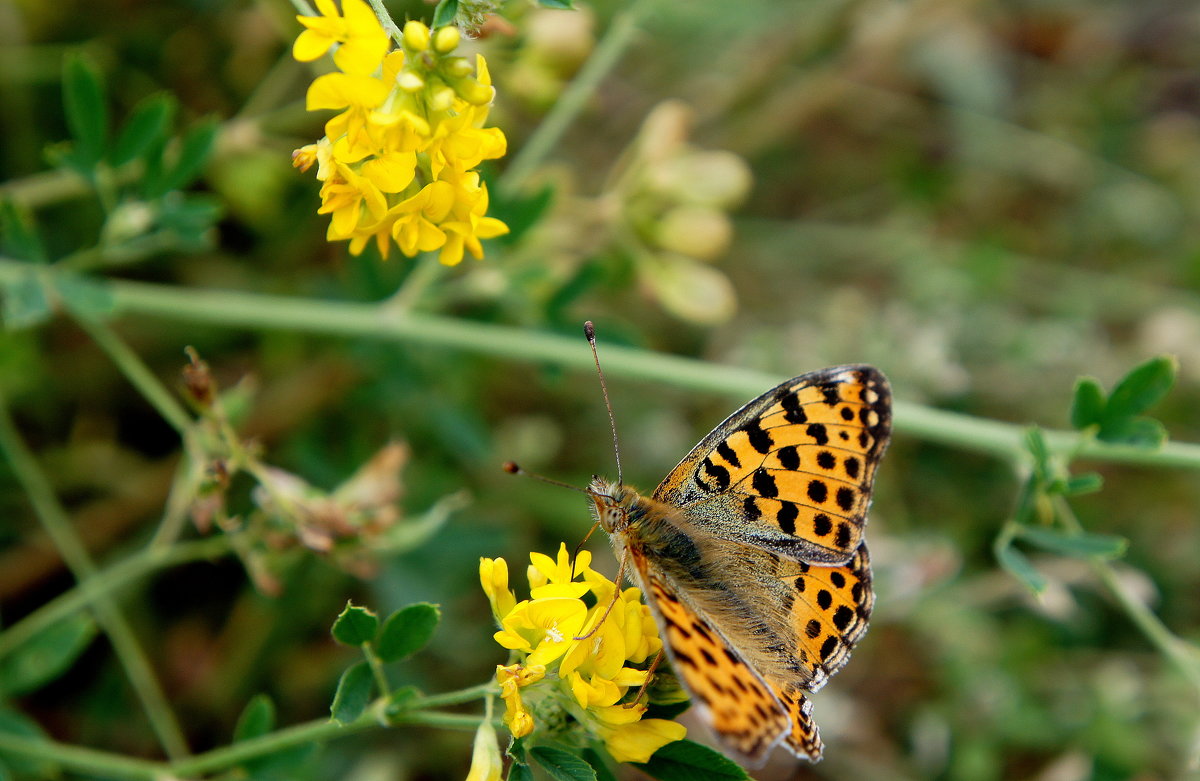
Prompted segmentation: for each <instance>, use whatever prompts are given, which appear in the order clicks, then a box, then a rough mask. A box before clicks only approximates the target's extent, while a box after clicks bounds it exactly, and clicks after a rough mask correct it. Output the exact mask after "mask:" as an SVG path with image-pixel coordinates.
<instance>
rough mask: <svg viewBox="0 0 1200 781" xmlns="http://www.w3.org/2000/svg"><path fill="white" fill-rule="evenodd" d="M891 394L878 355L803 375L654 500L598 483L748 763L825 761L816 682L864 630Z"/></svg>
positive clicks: (663, 614)
mask: <svg viewBox="0 0 1200 781" xmlns="http://www.w3.org/2000/svg"><path fill="white" fill-rule="evenodd" d="M890 398H891V397H890V392H889V390H888V387H887V381H886V380H885V379H884V378H883V375H882V374H880V373H879V372H878V371H877V370H876V369H873V368H871V367H869V366H843V367H835V368H832V369H825V370H822V371H819V372H813V373H810V374H807V375H801V376H800V377H796V378H794V379H792V380H789V381H788V382H785V383H782V384H781V385H779V386H777V387H775V388H772V389H771V390H769V391H767V392H766V393H764V394H763V395H762V396H759V397H758V398H757V399H754V400H752V401H751V402H749V403H748V404H746V405H745V406H744V407H742V408H741V409H739V410H738V411H737V412H735V413H734V414H733V415H731V416H730V417H729V418H728V419H727V420H726V421H725V422H724V423H722V424H721V425H719V426H717V427H716V428H715V429H714V430H713V431H712V433H710V434H709V435H708V436H707V437H705V438H704V439H703V440H701V442H700V444H698V445H697V446H696V447H695V448H694V449H693V450H692V452H691V453H690V454H688V456H686V457H685V458H684V459H683V460H682V461H681V462H680V463H679V465H678V466H676V467H675V469H673V470H672V471H671V473H670V474H669V475H668V476H667V478H666V479H665V480H664V481H663V482H662V484H661V485H659V487H658V488H657V489H656V490H655V492H654V494H653V495H652V496H649V497H647V496H643V495H641V494H639V493H638V492H637V491H635V490H634V489H632V488H630V487H628V486H624V485H621V484H619V483H614V482H611V481H608V480H604V479H603V478H595V479H594V480H593V481H592V483H591V485H590V486H589V487H588V489H587V493H588V495H589V497H590V498H591V501H592V509H593V512H594V514H595V515H596V518H597V520H598V521H599V523H600V524H601V526H602V527H603V528H604V530H605V531H606V532H608V533H609V535H610V538H611V539H612V542H613V546H614V549H615V551H616V553H617V556H618V558H620V559H621V560H623V561H624V560H628V561H630V562H632V564H633V571H634V573H635V579H636V580H637V581H638V583H639V585H640V586H641V587H642V589H643V592H644V593H645V594H646V595H647V601H648V603H649V604H650V605H651V608H652V609H653V612H654V614H655V616H656V618H657V620H658V624H659V628H660V632H661V635H662V637H663V642H664V647H665V648H666V650H667V653H668V655H669V658H670V660H671V662H672V664H673V666H674V668H675V670H676V671H677V672H678V673H679V675H680V677H681V679H682V680H683V681H684V683H685V684H686V685H687V687H688V688H689V690H690V691H691V692H692V694H693V695H694V697H695V699H696V700H697V701H698V704H699V707H700V708H701V711H702V712H703V714H704V716H705V719H706V721H707V722H708V723H709V724H710V725H711V726H712V728H713V730H714V731H715V732H716V733H717V735H718V736H719V737H720V739H721V741H722V742H723V744H724V745H725V746H726V747H727V748H729V749H731V750H732V751H733V752H734V753H736V754H738V755H740V756H741V757H742V758H743V759H744V760H747V761H750V762H752V763H757V762H761V761H762V760H764V759H765V757H766V755H767V754H768V753H769V752H770V750H771V748H772V747H774V746H775V745H777V744H779V743H783V744H784V745H785V746H787V748H788V749H789V750H790V751H792V753H794V754H796V755H797V756H800V757H805V758H808V759H812V760H816V759H819V758H820V756H821V748H822V747H821V740H820V737H819V735H818V732H817V728H816V725H815V723H814V722H813V721H812V719H811V709H812V706H811V703H810V702H809V700H808V699H807V697H806V696H805V692H813V691H816V690H817V689H819V688H820V687H821V686H823V685H824V684H825V682H826V681H827V680H828V678H829V676H830V675H832V674H833V673H835V672H837V670H839V669H840V668H841V666H842V665H843V664H845V662H846V660H847V659H848V657H849V653H850V650H851V649H852V648H853V646H854V644H855V643H856V642H857V641H858V639H859V638H860V637H861V636H862V634H863V633H864V632H865V631H866V626H867V621H868V619H869V617H870V612H871V607H872V605H873V603H874V595H873V592H872V589H871V575H870V562H869V557H868V553H867V549H866V545H865V543H864V542H863V540H862V531H863V526H864V525H865V522H866V511H867V506H868V504H869V501H870V491H871V485H872V480H873V477H874V470H875V466H876V465H877V463H878V461H879V458H880V457H881V455H882V453H883V449H884V447H886V444H887V439H888V435H889V432H890V409H891V407H890Z"/></svg>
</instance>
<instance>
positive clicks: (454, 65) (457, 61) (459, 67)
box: [442, 57, 475, 78]
mask: <svg viewBox="0 0 1200 781" xmlns="http://www.w3.org/2000/svg"><path fill="white" fill-rule="evenodd" d="M442 67H443V68H444V69H445V73H446V74H447V75H449V76H457V77H459V78H462V77H464V76H470V75H471V74H472V73H473V72H474V71H475V66H473V65H472V64H471V63H470V62H468V61H467V58H466V57H447V58H446V59H444V60H442Z"/></svg>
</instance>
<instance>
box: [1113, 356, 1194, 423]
mask: <svg viewBox="0 0 1200 781" xmlns="http://www.w3.org/2000/svg"><path fill="white" fill-rule="evenodd" d="M1178 369H1179V361H1178V360H1177V359H1176V358H1175V356H1173V355H1160V356H1158V357H1157V358H1151V359H1150V360H1148V361H1146V362H1145V363H1143V364H1141V365H1139V366H1137V367H1135V368H1134V369H1133V370H1132V371H1130V372H1129V374H1126V375H1125V377H1124V379H1122V380H1121V381H1120V382H1119V383H1117V387H1115V388H1113V391H1112V393H1111V394H1109V397H1108V406H1107V407H1106V408H1105V417H1106V418H1107V419H1109V420H1112V419H1115V418H1128V417H1133V416H1134V415H1140V414H1141V413H1143V412H1145V411H1146V410H1148V409H1150V408H1151V407H1153V406H1154V405H1155V404H1157V403H1158V402H1159V401H1161V400H1162V398H1163V397H1164V396H1166V395H1167V392H1168V391H1169V390H1171V386H1172V385H1174V384H1175V374H1176V372H1177V371H1178Z"/></svg>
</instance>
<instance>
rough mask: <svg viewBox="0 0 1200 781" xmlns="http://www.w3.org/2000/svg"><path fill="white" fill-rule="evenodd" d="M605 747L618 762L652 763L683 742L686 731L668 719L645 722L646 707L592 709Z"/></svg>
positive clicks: (621, 706)
mask: <svg viewBox="0 0 1200 781" xmlns="http://www.w3.org/2000/svg"><path fill="white" fill-rule="evenodd" d="M591 712H592V714H593V715H594V716H595V718H596V723H597V725H598V727H599V730H598V731H599V733H600V737H601V738H602V739H603V740H604V747H605V748H607V749H608V753H609V754H611V755H612V758H613V759H615V760H616V761H617V762H649V761H650V757H651V756H652V755H653V754H654V752H655V751H658V750H659V749H660V748H662V747H663V746H665V745H667V744H668V743H674V742H675V741H677V740H682V739H683V738H684V736H685V735H687V728H686V727H684V726H683V725H682V724H680V723H678V722H674V721H668V720H666V719H643V718H642V714H643V713H645V712H646V708H645V706H642V705H637V706H634V707H629V706H625V705H614V706H611V707H608V708H593V709H592V711H591Z"/></svg>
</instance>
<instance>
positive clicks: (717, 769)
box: [633, 740, 750, 781]
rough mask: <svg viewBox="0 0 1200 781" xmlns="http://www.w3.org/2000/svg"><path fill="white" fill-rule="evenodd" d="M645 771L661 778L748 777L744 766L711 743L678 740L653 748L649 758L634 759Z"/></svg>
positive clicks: (691, 780) (707, 779)
mask: <svg viewBox="0 0 1200 781" xmlns="http://www.w3.org/2000/svg"><path fill="white" fill-rule="evenodd" d="M633 766H634V767H637V768H641V770H642V772H644V773H646V774H647V775H649V776H653V777H654V778H658V779H662V781H719V780H720V779H730V781H733V780H734V779H739V780H740V779H748V778H750V776H749V775H747V774H746V771H745V770H743V769H742V766H741V765H739V764H738V763H736V762H734V761H733V760H732V759H729V758H728V757H726V756H725V755H724V754H721V753H718V752H717V751H714V750H713V749H711V748H709V747H708V746H702V745H700V744H699V743H695V742H693V741H690V740H677V741H675V742H674V743H668V744H667V745H665V746H663V747H662V748H660V749H659V750H658V751H655V752H654V756H652V757H650V761H649V762H645V763H633Z"/></svg>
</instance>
